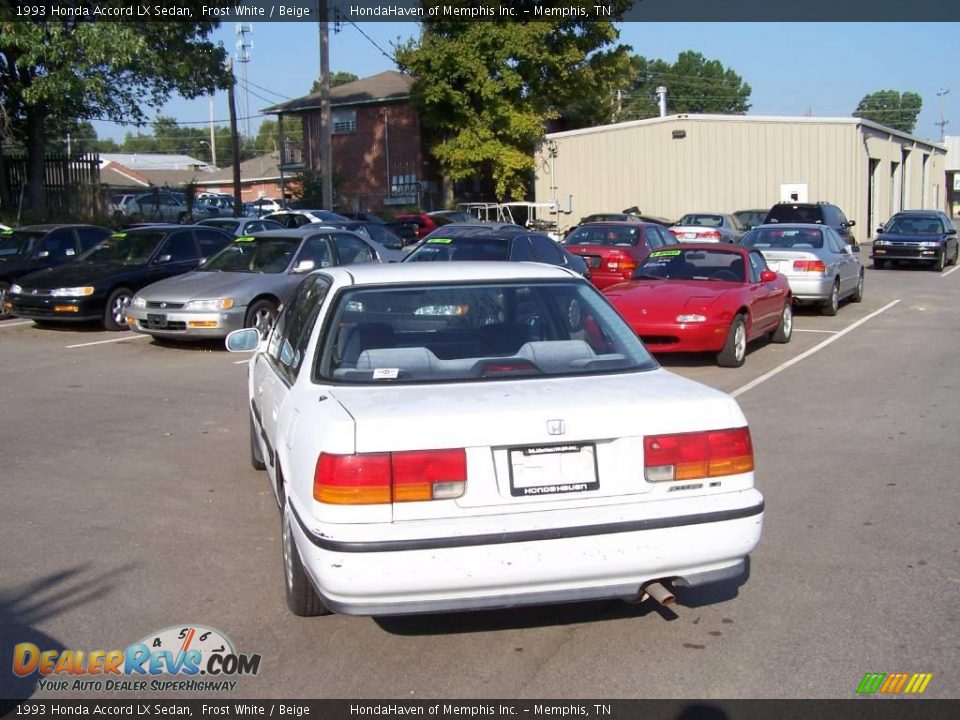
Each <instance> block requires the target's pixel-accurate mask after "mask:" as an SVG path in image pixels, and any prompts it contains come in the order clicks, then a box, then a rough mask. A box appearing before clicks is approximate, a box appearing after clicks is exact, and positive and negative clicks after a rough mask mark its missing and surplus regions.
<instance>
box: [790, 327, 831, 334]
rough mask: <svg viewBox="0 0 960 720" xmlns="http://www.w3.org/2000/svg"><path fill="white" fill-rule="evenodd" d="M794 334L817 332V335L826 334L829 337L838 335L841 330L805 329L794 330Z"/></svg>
mask: <svg viewBox="0 0 960 720" xmlns="http://www.w3.org/2000/svg"><path fill="white" fill-rule="evenodd" d="M793 331H794V332H816V333H826V334H827V335H836V334H837V333H838V332H840V331H839V330H807V329H805V328H794V329H793Z"/></svg>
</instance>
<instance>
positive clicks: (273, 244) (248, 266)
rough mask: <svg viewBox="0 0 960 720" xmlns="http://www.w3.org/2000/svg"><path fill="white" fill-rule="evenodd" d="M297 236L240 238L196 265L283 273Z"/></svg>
mask: <svg viewBox="0 0 960 720" xmlns="http://www.w3.org/2000/svg"><path fill="white" fill-rule="evenodd" d="M299 245H300V239H299V238H242V239H240V240H237V241H236V242H233V243H231V244H230V245H227V247H225V248H224V249H223V250H221V251H220V252H218V253H217V254H216V255H214V256H213V257H212V258H210V259H209V260H207V261H206V262H205V263H204V264H203V265H201V266H200V267H199V268H198V269H200V270H209V271H218V270H219V271H222V272H249V273H274V274H276V273H282V272H283V271H284V270H286V269H287V266H288V265H289V264H290V261H291V260H292V259H293V255H294V253H295V252H296V251H297V247H298V246H299Z"/></svg>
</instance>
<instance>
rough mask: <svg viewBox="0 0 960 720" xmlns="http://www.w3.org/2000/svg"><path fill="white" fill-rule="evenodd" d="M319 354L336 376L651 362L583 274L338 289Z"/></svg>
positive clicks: (530, 373) (530, 371)
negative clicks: (575, 279)
mask: <svg viewBox="0 0 960 720" xmlns="http://www.w3.org/2000/svg"><path fill="white" fill-rule="evenodd" d="M332 312H333V314H332V318H331V319H330V320H329V321H328V324H327V328H328V331H327V335H326V339H325V341H324V343H323V346H322V347H321V349H320V352H319V353H318V355H317V358H318V365H317V369H316V376H318V377H320V378H323V379H328V380H329V379H332V380H334V381H336V382H349V383H371V384H377V383H379V384H383V383H393V382H401V383H402V382H414V383H417V382H430V381H437V382H449V381H455V380H480V379H499V378H510V379H515V378H518V377H543V376H547V375H550V376H553V375H581V374H602V373H608V372H624V371H635V370H648V369H652V368H655V367H657V364H656V362H655V361H654V360H653V359H652V358H651V356H650V355H649V354H648V353H647V351H646V349H645V348H644V347H643V345H642V344H641V343H640V341H639V340H638V339H637V337H636V335H635V334H634V333H633V332H632V331H631V330H630V328H629V327H628V326H627V324H626V323H625V322H624V321H623V319H622V318H621V317H620V315H618V314H617V312H616V311H615V310H614V309H613V308H612V307H611V306H610V305H609V304H608V303H607V302H606V301H605V300H604V299H603V298H602V296H600V294H599V293H598V292H597V291H596V290H595V289H594V288H593V287H592V286H590V285H587V284H586V283H582V282H579V281H578V282H567V281H561V282H543V283H532V284H531V283H522V284H521V283H497V284H461V285H457V286H451V285H436V286H418V287H409V286H397V287H387V288H357V289H348V290H345V291H344V292H343V293H341V295H340V296H339V297H338V298H337V300H336V306H335V308H334V309H333V311H332Z"/></svg>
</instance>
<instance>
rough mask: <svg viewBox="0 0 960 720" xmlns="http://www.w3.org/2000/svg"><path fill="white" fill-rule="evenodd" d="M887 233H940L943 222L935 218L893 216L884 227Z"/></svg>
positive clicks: (941, 232)
mask: <svg viewBox="0 0 960 720" xmlns="http://www.w3.org/2000/svg"><path fill="white" fill-rule="evenodd" d="M885 232H888V233H903V234H904V235H942V234H943V223H941V222H940V221H939V220H938V219H937V218H929V217H916V216H914V217H910V216H909V215H906V216H903V217H895V218H893V219H892V220H891V221H890V222H889V223H888V224H887V227H886V228H885Z"/></svg>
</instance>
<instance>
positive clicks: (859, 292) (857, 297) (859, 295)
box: [850, 270, 863, 303]
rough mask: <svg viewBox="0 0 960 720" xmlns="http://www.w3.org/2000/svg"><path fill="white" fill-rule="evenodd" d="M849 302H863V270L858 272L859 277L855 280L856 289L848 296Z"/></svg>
mask: <svg viewBox="0 0 960 720" xmlns="http://www.w3.org/2000/svg"><path fill="white" fill-rule="evenodd" d="M850 302H855V303H858V302H863V270H861V271H860V276H859V277H858V278H857V289H856V290H854V291H853V295H851V296H850Z"/></svg>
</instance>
